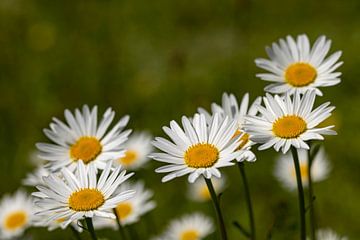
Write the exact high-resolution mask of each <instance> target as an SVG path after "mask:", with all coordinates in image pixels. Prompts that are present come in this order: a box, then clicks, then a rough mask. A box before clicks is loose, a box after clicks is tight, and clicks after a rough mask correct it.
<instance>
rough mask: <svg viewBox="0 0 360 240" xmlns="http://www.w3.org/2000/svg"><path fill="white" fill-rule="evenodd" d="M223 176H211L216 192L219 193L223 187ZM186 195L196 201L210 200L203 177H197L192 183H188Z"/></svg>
mask: <svg viewBox="0 0 360 240" xmlns="http://www.w3.org/2000/svg"><path fill="white" fill-rule="evenodd" d="M225 179H226V178H225V176H224V175H223V176H221V178H213V179H212V183H213V186H214V190H215V192H216V193H217V194H220V193H221V192H222V191H223V190H224V188H225V183H226V181H225ZM187 196H188V198H189V199H191V200H193V201H196V202H206V201H210V200H211V195H210V192H209V189H208V187H207V185H206V182H205V180H204V179H203V178H198V179H196V181H195V182H194V183H193V184H188V192H187Z"/></svg>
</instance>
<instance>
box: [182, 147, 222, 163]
mask: <svg viewBox="0 0 360 240" xmlns="http://www.w3.org/2000/svg"><path fill="white" fill-rule="evenodd" d="M184 159H185V163H186V165H188V166H189V167H192V168H207V167H212V166H213V165H214V164H215V163H216V162H217V160H218V159H219V151H218V150H217V148H216V147H215V146H214V145H212V144H208V143H198V144H196V145H193V146H191V147H189V148H188V149H187V150H186V152H185V156H184Z"/></svg>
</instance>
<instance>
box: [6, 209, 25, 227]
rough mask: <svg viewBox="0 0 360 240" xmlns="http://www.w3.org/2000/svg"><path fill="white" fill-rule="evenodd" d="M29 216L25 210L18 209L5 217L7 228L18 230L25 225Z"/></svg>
mask: <svg viewBox="0 0 360 240" xmlns="http://www.w3.org/2000/svg"><path fill="white" fill-rule="evenodd" d="M27 219H28V216H27V214H26V212H24V211H16V212H13V213H11V214H10V215H8V216H7V217H6V219H5V228H6V229H8V230H16V229H17V228H20V227H22V226H24V225H25V224H26V222H27Z"/></svg>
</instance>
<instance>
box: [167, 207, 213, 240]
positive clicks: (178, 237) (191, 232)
mask: <svg viewBox="0 0 360 240" xmlns="http://www.w3.org/2000/svg"><path fill="white" fill-rule="evenodd" d="M213 231H214V225H213V221H212V220H211V219H210V218H209V217H207V216H205V215H203V214H201V213H194V214H189V215H185V216H183V217H181V218H180V219H176V220H173V221H172V222H171V223H170V225H169V227H168V228H167V230H166V231H165V234H164V239H167V240H190V239H191V240H201V239H204V238H205V237H207V236H208V235H209V234H211V233H212V232H213Z"/></svg>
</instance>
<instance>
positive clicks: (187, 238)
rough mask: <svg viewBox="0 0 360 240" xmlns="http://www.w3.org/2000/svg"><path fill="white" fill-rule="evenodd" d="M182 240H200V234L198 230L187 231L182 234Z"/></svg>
mask: <svg viewBox="0 0 360 240" xmlns="http://www.w3.org/2000/svg"><path fill="white" fill-rule="evenodd" d="M180 239H181V240H198V239H199V233H198V231H196V230H187V231H185V232H183V233H182V234H181V237H180Z"/></svg>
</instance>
